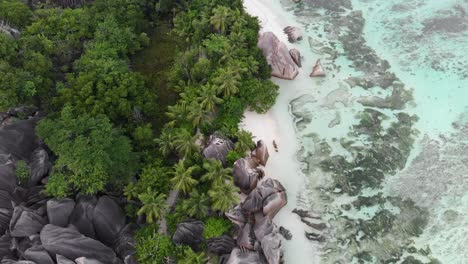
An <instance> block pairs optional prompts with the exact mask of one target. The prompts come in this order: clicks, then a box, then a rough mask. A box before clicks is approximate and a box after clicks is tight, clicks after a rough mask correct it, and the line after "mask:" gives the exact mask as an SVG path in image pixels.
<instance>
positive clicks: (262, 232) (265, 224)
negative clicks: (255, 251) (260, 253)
mask: <svg viewBox="0 0 468 264" xmlns="http://www.w3.org/2000/svg"><path fill="white" fill-rule="evenodd" d="M274 229H275V225H274V224H273V222H272V221H271V219H270V218H269V217H266V216H265V217H259V219H258V220H257V221H256V222H255V226H254V233H255V237H256V239H257V240H258V241H262V239H263V237H265V236H266V235H268V234H270V233H272V232H273V230H274Z"/></svg>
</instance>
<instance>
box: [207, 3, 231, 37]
mask: <svg viewBox="0 0 468 264" xmlns="http://www.w3.org/2000/svg"><path fill="white" fill-rule="evenodd" d="M230 16H231V9H230V8H228V7H225V6H219V7H216V8H215V9H213V16H211V18H210V23H211V25H212V26H213V27H214V28H215V29H216V30H217V31H218V32H219V33H221V34H224V33H225V32H226V24H227V23H228V21H229V20H230V19H229V18H230Z"/></svg>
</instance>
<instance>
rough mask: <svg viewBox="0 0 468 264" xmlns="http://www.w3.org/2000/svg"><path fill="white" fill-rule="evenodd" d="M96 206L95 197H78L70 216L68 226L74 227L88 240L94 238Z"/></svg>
mask: <svg viewBox="0 0 468 264" xmlns="http://www.w3.org/2000/svg"><path fill="white" fill-rule="evenodd" d="M96 204H97V198H96V197H95V196H85V195H79V196H78V197H77V199H76V205H75V208H74V209H73V212H72V214H71V216H70V224H72V225H73V226H75V227H76V228H77V229H78V231H79V232H80V233H82V234H83V235H85V236H87V237H90V238H95V237H96V231H95V230H94V225H93V218H94V208H95V207H96Z"/></svg>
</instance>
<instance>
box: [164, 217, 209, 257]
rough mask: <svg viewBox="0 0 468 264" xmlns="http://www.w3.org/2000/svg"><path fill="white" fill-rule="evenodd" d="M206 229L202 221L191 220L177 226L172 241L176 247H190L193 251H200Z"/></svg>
mask: <svg viewBox="0 0 468 264" xmlns="http://www.w3.org/2000/svg"><path fill="white" fill-rule="evenodd" d="M204 229H205V226H204V225H203V222H202V221H198V220H191V221H186V222H181V223H179V224H178V225H177V229H176V231H175V233H174V236H173V237H172V241H174V243H175V244H176V245H181V244H182V245H188V246H190V247H191V248H192V249H193V250H195V251H198V250H199V246H200V244H201V243H202V242H203V230H204Z"/></svg>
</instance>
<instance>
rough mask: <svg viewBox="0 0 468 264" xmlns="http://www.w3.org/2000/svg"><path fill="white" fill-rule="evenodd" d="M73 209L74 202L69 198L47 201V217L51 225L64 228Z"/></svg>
mask: <svg viewBox="0 0 468 264" xmlns="http://www.w3.org/2000/svg"><path fill="white" fill-rule="evenodd" d="M74 208H75V201H73V200H72V199H69V198H64V199H56V198H54V199H51V200H49V201H47V217H48V218H49V223H50V224H51V225H56V226H60V227H66V226H67V225H68V222H69V219H70V215H71V214H72V212H73V209H74Z"/></svg>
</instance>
